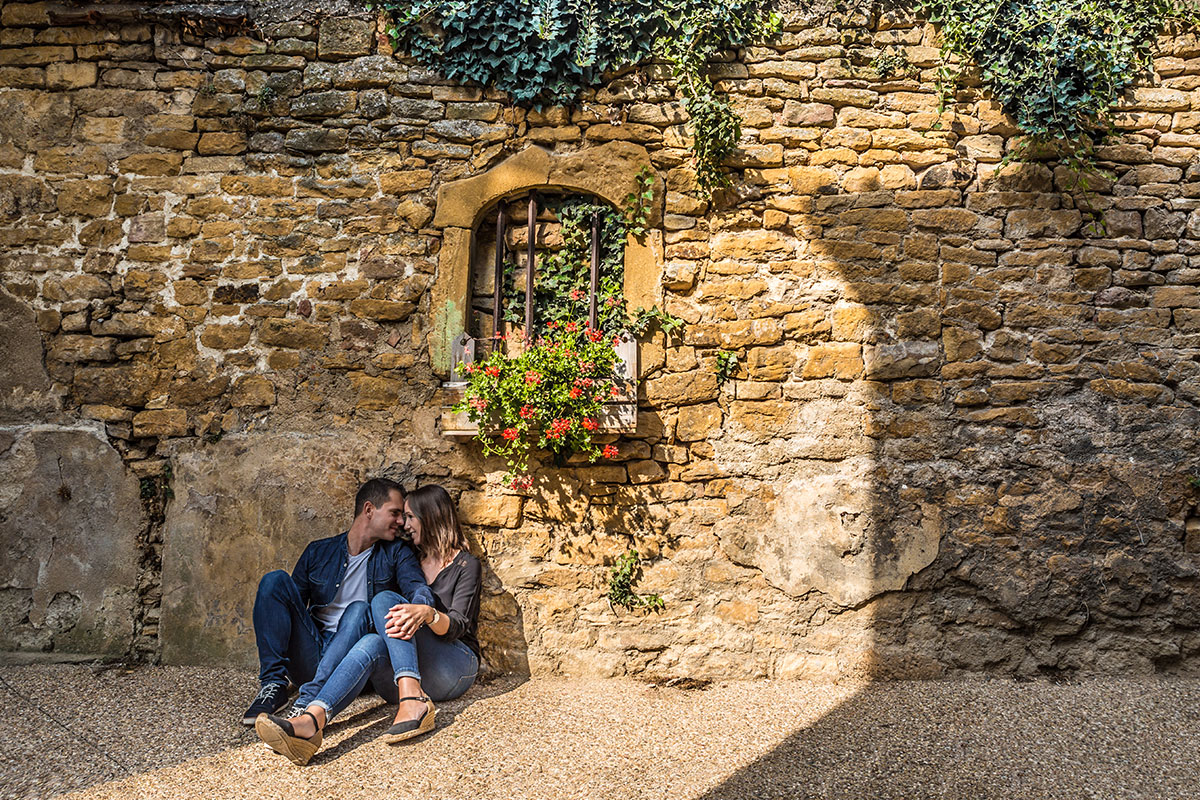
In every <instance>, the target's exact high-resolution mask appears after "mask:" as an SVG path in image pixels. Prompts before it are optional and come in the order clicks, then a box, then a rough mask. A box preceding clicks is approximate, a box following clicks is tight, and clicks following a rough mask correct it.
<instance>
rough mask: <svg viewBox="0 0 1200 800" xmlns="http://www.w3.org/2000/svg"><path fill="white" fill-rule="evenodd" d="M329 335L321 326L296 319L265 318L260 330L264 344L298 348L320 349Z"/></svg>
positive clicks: (261, 340)
mask: <svg viewBox="0 0 1200 800" xmlns="http://www.w3.org/2000/svg"><path fill="white" fill-rule="evenodd" d="M327 337H328V332H327V331H326V330H325V329H324V328H322V327H321V326H319V325H313V324H312V323H309V322H303V321H301V320H295V319H267V320H263V326H262V328H260V329H259V332H258V340H259V342H261V343H262V344H269V345H274V346H275V347H290V348H295V349H298V350H319V349H320V348H322V347H323V346H324V345H325V340H326V338H327Z"/></svg>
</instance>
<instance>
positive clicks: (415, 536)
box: [404, 500, 421, 547]
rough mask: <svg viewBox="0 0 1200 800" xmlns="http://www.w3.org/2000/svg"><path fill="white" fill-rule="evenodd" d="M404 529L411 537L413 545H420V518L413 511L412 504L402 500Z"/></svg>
mask: <svg viewBox="0 0 1200 800" xmlns="http://www.w3.org/2000/svg"><path fill="white" fill-rule="evenodd" d="M404 530H406V531H408V535H409V536H411V537H412V542H413V546H415V547H420V546H421V520H419V519H418V518H417V515H416V514H414V513H413V510H412V504H411V503H409V502H408V501H407V500H406V501H405V502H404Z"/></svg>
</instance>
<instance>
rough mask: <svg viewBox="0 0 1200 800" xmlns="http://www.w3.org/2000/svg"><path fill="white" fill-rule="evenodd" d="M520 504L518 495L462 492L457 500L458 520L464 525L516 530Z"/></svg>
mask: <svg viewBox="0 0 1200 800" xmlns="http://www.w3.org/2000/svg"><path fill="white" fill-rule="evenodd" d="M521 503H522V498H521V497H520V496H518V495H511V494H508V495H490V494H487V493H485V492H463V493H462V495H461V496H460V497H459V499H458V518H459V521H460V522H462V523H463V524H464V525H481V526H488V527H496V528H518V527H520V525H521Z"/></svg>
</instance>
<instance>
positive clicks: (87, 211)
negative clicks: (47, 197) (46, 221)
mask: <svg viewBox="0 0 1200 800" xmlns="http://www.w3.org/2000/svg"><path fill="white" fill-rule="evenodd" d="M112 199H113V194H112V182H111V181H106V180H98V181H63V182H62V183H61V184H59V189H58V210H59V211H61V212H62V213H64V214H78V215H79V216H83V217H102V216H104V215H105V214H107V213H108V211H109V209H110V208H112Z"/></svg>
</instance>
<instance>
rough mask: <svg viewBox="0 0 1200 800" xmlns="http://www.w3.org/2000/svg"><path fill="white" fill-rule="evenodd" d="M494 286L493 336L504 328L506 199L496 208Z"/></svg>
mask: <svg viewBox="0 0 1200 800" xmlns="http://www.w3.org/2000/svg"><path fill="white" fill-rule="evenodd" d="M493 282H494V284H495V285H494V286H493V287H492V338H493V339H497V340H498V339H499V337H500V334H501V333H502V332H503V330H504V201H500V205H499V207H498V208H497V209H496V271H495V274H494V277H493Z"/></svg>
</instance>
